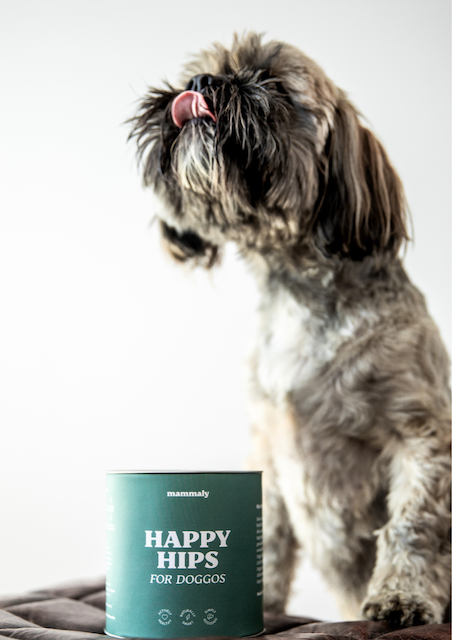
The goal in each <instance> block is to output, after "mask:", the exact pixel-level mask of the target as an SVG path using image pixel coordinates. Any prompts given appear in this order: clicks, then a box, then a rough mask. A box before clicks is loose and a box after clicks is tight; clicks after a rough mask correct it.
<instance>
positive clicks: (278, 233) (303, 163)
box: [131, 34, 450, 625]
mask: <svg viewBox="0 0 452 640" xmlns="http://www.w3.org/2000/svg"><path fill="white" fill-rule="evenodd" d="M131 137H135V138H136V139H137V143H138V154H139V157H140V159H141V160H142V163H143V171H144V183H145V184H146V185H149V186H152V187H153V189H154V190H155V192H156V194H157V195H158V196H159V197H160V199H161V201H162V209H161V211H159V212H158V215H159V217H160V220H161V229H162V234H163V239H164V242H165V244H166V247H167V249H168V251H169V252H170V253H171V255H172V256H173V257H174V258H175V259H176V260H179V261H187V260H189V261H192V262H193V263H195V264H201V265H204V266H205V267H211V266H212V265H213V264H214V263H215V262H217V261H218V259H219V257H220V255H221V248H222V246H223V245H224V244H225V243H226V242H228V241H233V242H235V243H236V244H237V246H238V248H239V251H240V252H241V254H242V255H243V256H244V257H245V259H246V260H247V261H248V262H249V263H250V264H251V265H252V269H253V271H254V273H255V276H256V279H257V282H258V286H259V287H260V292H261V304H260V330H259V333H258V335H257V337H256V345H255V350H254V357H253V358H252V362H251V368H250V371H251V373H250V380H251V382H250V395H251V404H252V427H253V437H254V456H253V460H252V463H253V467H254V468H258V469H263V470H264V472H265V473H264V495H265V497H264V506H265V510H264V514H265V515H264V533H265V549H264V575H265V590H264V591H265V605H266V608H267V609H268V610H270V611H274V612H280V611H282V610H283V609H284V606H285V604H286V601H287V597H288V592H289V585H290V580H291V578H292V575H293V573H294V567H295V556H296V553H297V552H298V550H300V551H301V553H302V554H303V553H306V554H308V555H309V556H310V557H311V559H312V561H313V563H314V564H315V565H316V566H317V567H318V568H319V569H320V571H321V572H322V573H323V574H324V576H325V577H326V579H327V580H328V581H329V583H330V584H331V585H332V587H333V589H334V590H335V592H336V593H337V594H338V597H339V599H340V602H341V604H342V606H343V609H344V612H345V615H347V616H353V617H355V616H360V615H364V616H365V617H367V618H373V619H387V620H390V621H393V622H396V623H400V624H402V625H403V624H404V625H409V624H413V623H414V624H415V623H428V622H440V621H441V620H442V618H443V614H444V610H445V607H446V605H447V603H448V600H449V581H450V571H449V567H450V543H449V526H450V525H449V516H450V504H449V492H450V457H449V455H450V454H449V449H450V422H449V421H450V400H449V389H448V372H449V361H448V357H447V354H446V352H445V349H444V347H443V344H442V342H441V339H440V336H439V335H438V331H437V328H436V326H435V324H434V323H433V321H432V319H431V318H430V316H429V314H428V312H427V309H426V305H425V302H424V298H423V296H422V295H421V293H420V292H419V291H418V290H417V289H416V288H415V287H414V286H413V285H412V284H411V282H410V280H409V279H408V277H407V275H406V273H405V271H404V269H403V267H402V264H401V261H400V259H399V257H398V253H399V250H400V248H401V246H402V245H403V244H404V242H405V241H406V240H407V232H406V209H405V201H404V196H403V191H402V186H401V184H400V180H399V178H398V177H397V175H396V173H395V171H394V169H393V167H392V166H391V164H390V162H389V160H388V157H387V155H386V153H385V151H384V149H383V148H382V146H381V144H380V143H379V142H378V140H377V139H376V138H375V136H374V135H373V134H372V133H371V132H370V131H369V130H368V129H366V128H365V127H364V126H363V125H362V124H361V122H360V119H359V116H358V113H357V111H356V109H355V108H354V107H353V105H352V104H351V103H350V102H349V100H348V99H347V97H346V95H345V94H344V92H343V91H341V90H340V89H338V88H337V87H336V86H335V85H334V84H333V83H332V82H331V81H330V80H329V79H328V78H327V77H326V76H325V74H324V73H323V71H322V70H321V69H320V68H319V67H318V66H317V64H315V63H314V62H313V61H312V60H310V59H309V58H308V57H306V56H305V55H304V54H303V53H301V52H300V51H298V50H297V49H296V48H294V47H292V46H289V45H287V44H282V43H276V42H269V43H263V41H262V39H261V38H260V37H259V36H256V35H253V34H251V35H248V36H246V37H244V38H242V39H240V38H235V40H234V43H233V46H232V48H231V49H230V50H227V49H225V48H224V47H222V46H220V45H214V46H213V48H212V49H211V50H209V51H204V52H202V53H201V54H200V55H199V56H198V57H196V58H195V59H194V60H193V61H192V62H191V63H190V64H189V65H187V66H186V67H185V71H184V77H183V83H182V84H181V87H180V88H172V87H170V86H169V85H168V86H167V87H166V89H164V90H156V89H151V90H150V91H149V93H148V95H147V96H146V97H145V98H144V99H143V101H142V103H141V105H140V109H139V111H138V113H137V115H136V117H135V118H134V119H133V131H132V134H131Z"/></svg>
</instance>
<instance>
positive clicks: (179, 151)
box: [131, 34, 407, 267]
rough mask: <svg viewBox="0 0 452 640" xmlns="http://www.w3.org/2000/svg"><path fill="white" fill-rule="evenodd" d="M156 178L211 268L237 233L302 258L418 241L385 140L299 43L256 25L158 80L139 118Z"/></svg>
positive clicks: (177, 247)
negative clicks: (268, 38) (176, 80)
mask: <svg viewBox="0 0 452 640" xmlns="http://www.w3.org/2000/svg"><path fill="white" fill-rule="evenodd" d="M132 122H133V130H132V133H131V137H136V139H137V143H138V154H139V157H140V159H141V160H142V162H143V170H144V183H145V184H146V185H150V186H152V187H153V188H154V189H155V191H156V193H157V194H158V195H159V196H160V198H161V199H162V200H163V201H164V208H163V209H162V211H161V212H159V215H160V217H161V224H162V233H163V238H164V240H165V242H166V245H167V248H168V249H169V251H170V252H171V254H172V255H173V256H174V257H175V258H176V259H178V260H181V261H184V260H187V259H193V260H195V261H196V262H198V263H201V264H204V266H208V267H210V266H211V265H212V264H213V263H214V262H215V261H216V259H217V258H218V256H219V249H220V248H221V246H222V245H223V244H224V242H225V241H228V240H233V241H235V242H236V243H237V244H238V245H239V248H240V249H241V250H242V251H251V252H253V251H255V252H259V253H260V254H262V255H264V256H269V257H270V256H278V255H279V256H284V257H285V258H284V259H292V260H293V261H295V262H300V261H303V259H309V261H312V259H313V258H314V259H315V258H320V257H322V258H323V259H329V258H331V257H333V256H336V257H339V258H346V259H351V260H360V259H362V258H364V257H365V256H368V255H372V254H377V253H386V254H389V255H392V256H395V255H396V254H397V252H398V250H399V247H400V245H401V243H402V242H403V241H404V240H405V239H406V237H407V236H406V227H405V203H404V197H403V191H402V187H401V184H400V181H399V179H398V177H397V175H396V173H395V171H394V169H393V168H392V166H391V164H390V163H389V160H388V158H387V156H386V153H385V151H384V149H383V148H382V146H381V144H380V143H379V142H378V141H377V140H376V138H375V137H374V135H373V134H372V133H371V132H370V131H369V130H368V129H366V128H365V127H363V126H362V124H361V123H360V121H359V117H358V114H357V112H356V110H355V108H354V107H353V106H352V105H351V103H350V102H349V101H348V99H347V97H346V96H345V94H344V93H343V92H342V91H341V90H340V89H338V88H337V87H336V86H335V85H334V84H333V83H332V82H331V81H330V80H329V79H328V78H327V77H326V76H325V74H324V73H323V71H322V70H321V69H320V68H319V67H318V66H317V65H316V64H315V63H314V62H313V61H312V60H310V59H309V58H308V57H306V56H305V55H304V54H303V53H301V52H300V51H298V50H297V49H296V48H294V47H292V46H290V45H287V44H282V43H276V42H269V43H266V44H265V43H263V42H262V39H261V37H260V36H257V35H254V34H251V35H248V36H246V37H244V38H243V39H239V38H237V37H236V38H235V39H234V43H233V46H232V48H231V49H230V50H227V49H225V48H224V47H222V46H220V45H215V46H214V47H213V48H212V49H211V50H209V51H204V52H202V53H201V54H200V55H199V56H198V57H197V58H195V59H194V60H193V61H192V63H191V64H189V65H187V66H186V67H185V72H184V78H183V83H182V87H181V89H174V88H172V87H171V86H169V85H168V86H167V88H166V89H165V90H157V89H151V90H150V91H149V93H148V94H147V96H145V98H144V99H143V101H142V103H141V105H140V108H139V111H138V113H137V115H136V117H135V118H133V120H132Z"/></svg>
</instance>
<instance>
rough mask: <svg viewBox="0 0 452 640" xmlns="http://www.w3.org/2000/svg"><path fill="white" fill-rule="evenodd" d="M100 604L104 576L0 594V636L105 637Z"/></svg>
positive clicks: (436, 636) (383, 636)
mask: <svg viewBox="0 0 452 640" xmlns="http://www.w3.org/2000/svg"><path fill="white" fill-rule="evenodd" d="M104 607H105V590H104V581H103V579H99V580H89V581H88V580H85V581H83V582H72V583H69V584H66V585H60V586H56V587H52V588H49V589H43V590H42V591H33V592H30V593H25V594H22V595H17V596H3V597H2V596H0V638H18V639H19V640H92V639H94V638H104V639H106V638H107V637H108V636H105V635H104V634H103V628H104V622H105V615H104ZM265 628H266V632H265V635H262V636H260V637H261V638H263V640H270V639H272V640H277V639H278V638H281V640H284V639H286V640H345V639H346V638H348V639H350V638H352V639H355V640H367V639H368V638H369V639H370V638H380V640H410V639H412V640H415V639H417V640H421V639H423V640H449V639H450V637H451V629H450V624H432V625H425V626H420V627H410V628H408V629H400V630H397V629H394V627H391V626H390V625H389V624H387V623H383V622H366V621H358V622H320V621H318V620H313V619H312V618H302V617H298V616H284V615H280V616H269V615H266V616H265ZM274 636H276V638H274ZM216 640H219V639H218V638H217V639H216ZM223 640H226V639H223Z"/></svg>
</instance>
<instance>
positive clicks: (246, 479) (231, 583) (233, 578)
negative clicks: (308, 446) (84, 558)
mask: <svg viewBox="0 0 452 640" xmlns="http://www.w3.org/2000/svg"><path fill="white" fill-rule="evenodd" d="M262 589H263V587H262V490H261V472H254V471H253V472H185V471H184V472H145V471H143V472H141V471H137V472H111V473H108V474H107V584H106V591H107V600H106V627H105V632H106V633H107V634H108V635H111V636H115V637H123V638H128V637H129V638H130V637H132V638H137V637H138V638H173V637H193V636H249V635H255V634H258V633H261V632H262V631H263V618H262Z"/></svg>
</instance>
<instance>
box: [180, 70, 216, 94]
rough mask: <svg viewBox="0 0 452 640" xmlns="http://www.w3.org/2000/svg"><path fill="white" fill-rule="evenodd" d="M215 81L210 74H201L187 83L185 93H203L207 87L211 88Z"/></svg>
mask: <svg viewBox="0 0 452 640" xmlns="http://www.w3.org/2000/svg"><path fill="white" fill-rule="evenodd" d="M213 79H214V77H213V76H212V75H211V74H210V73H200V74H199V75H197V76H193V78H192V79H191V80H189V81H188V82H187V86H186V87H185V91H199V92H201V91H202V90H203V89H204V88H205V87H210V86H211V85H212V84H213Z"/></svg>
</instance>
